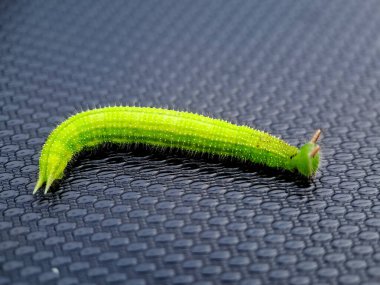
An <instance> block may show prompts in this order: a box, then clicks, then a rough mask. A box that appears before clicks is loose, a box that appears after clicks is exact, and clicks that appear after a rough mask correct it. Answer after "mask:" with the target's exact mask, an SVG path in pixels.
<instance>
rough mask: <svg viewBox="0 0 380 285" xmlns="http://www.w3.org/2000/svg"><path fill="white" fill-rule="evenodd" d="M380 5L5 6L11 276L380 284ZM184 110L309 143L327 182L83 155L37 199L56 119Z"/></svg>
mask: <svg viewBox="0 0 380 285" xmlns="http://www.w3.org/2000/svg"><path fill="white" fill-rule="evenodd" d="M379 15H380V2H379V1H244V2H241V1H225V2H220V1H214V2H206V1H128V2H127V1H125V2H124V1H102V2H95V1H1V2H0V187H1V190H0V212H1V216H0V231H1V232H0V237H1V240H0V284H31V283H34V284H35V283H38V282H39V283H52V284H60V285H63V284H90V283H93V284H95V283H98V284H99V283H104V282H109V283H115V284H118V283H121V284H161V283H162V284H194V285H201V284H202V285H206V284H221V283H233V284H241V285H243V284H245V285H248V284H276V283H280V284H284V283H289V284H359V283H360V284H366V285H369V284H378V283H377V282H378V281H379V280H380V246H379V233H378V232H379V228H380V202H379V189H378V187H379V181H380V176H379V169H380V163H379V160H378V159H379V146H380V127H379V124H378V123H379V109H380V94H379V91H380V90H379V89H380V80H379V79H380V32H379V31H380V17H379ZM115 103H117V104H125V105H135V104H136V105H147V106H160V107H171V108H175V109H182V110H183V109H186V110H190V111H193V112H199V113H204V114H210V115H212V116H214V117H221V118H224V119H228V120H231V121H233V122H239V123H241V124H249V125H251V126H255V127H257V128H259V129H264V130H267V131H269V132H271V133H273V134H276V135H279V136H282V137H283V138H284V139H287V140H288V141H289V142H291V143H293V144H300V143H302V142H304V141H305V140H306V139H308V138H309V137H310V135H311V134H312V133H313V131H314V130H315V129H316V128H322V129H323V131H324V135H323V140H322V142H321V146H322V149H323V164H322V167H321V170H320V172H319V173H318V176H317V178H316V179H315V181H314V182H313V183H312V184H311V185H306V186H305V185H303V184H302V183H298V181H295V180H294V179H292V177H291V175H287V174H279V173H275V172H272V171H268V170H258V169H257V168H254V167H253V168H251V167H247V166H244V165H240V164H238V163H234V162H232V163H231V162H226V161H225V162H222V161H217V160H209V159H207V158H200V157H188V156H186V155H184V154H181V153H179V154H176V153H152V152H150V151H149V150H145V149H139V150H137V151H134V150H117V149H108V150H107V149H104V151H103V153H97V154H94V155H90V154H87V155H83V157H82V159H81V160H80V161H79V162H77V163H76V164H75V166H74V167H73V168H72V169H71V171H70V172H69V173H68V175H67V176H66V178H65V179H64V180H63V181H62V183H61V184H60V186H59V188H58V189H57V191H56V192H55V193H54V194H51V195H48V196H46V197H43V196H42V195H41V194H39V195H37V196H32V194H31V193H32V189H33V186H34V183H35V181H36V179H37V165H38V157H39V151H40V149H41V147H42V144H43V142H44V140H45V139H46V137H47V135H48V133H49V132H50V131H51V130H52V129H53V128H54V127H55V125H56V124H57V123H58V122H60V121H62V120H63V119H65V118H66V117H67V116H69V115H70V114H73V113H75V112H76V111H78V110H80V109H82V108H83V109H85V108H88V107H93V106H103V105H109V104H111V105H113V104H115Z"/></svg>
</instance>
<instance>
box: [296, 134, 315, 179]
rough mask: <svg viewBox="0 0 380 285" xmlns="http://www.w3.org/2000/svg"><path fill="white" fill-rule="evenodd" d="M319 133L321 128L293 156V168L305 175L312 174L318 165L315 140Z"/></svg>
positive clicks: (309, 175)
mask: <svg viewBox="0 0 380 285" xmlns="http://www.w3.org/2000/svg"><path fill="white" fill-rule="evenodd" d="M320 135H321V130H317V131H316V132H315V134H314V136H313V137H312V139H311V140H310V141H309V142H307V143H305V144H304V145H303V146H301V148H300V150H299V152H298V154H297V155H296V156H295V157H293V159H292V160H293V162H294V166H295V168H296V169H297V170H298V172H299V173H301V174H302V175H304V176H306V177H311V176H314V175H315V173H316V172H317V170H318V166H319V157H320V154H319V150H320V147H319V145H317V141H318V139H319V137H320Z"/></svg>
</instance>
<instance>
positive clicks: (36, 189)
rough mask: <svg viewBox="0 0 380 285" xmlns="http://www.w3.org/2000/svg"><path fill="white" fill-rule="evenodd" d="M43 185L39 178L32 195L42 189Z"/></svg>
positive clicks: (42, 180) (41, 179)
mask: <svg viewBox="0 0 380 285" xmlns="http://www.w3.org/2000/svg"><path fill="white" fill-rule="evenodd" d="M44 183H45V181H44V179H43V178H41V176H40V177H39V178H38V181H37V183H36V186H34V190H33V195H34V194H36V193H37V191H38V190H39V189H40V188H41V187H42V185H43V184H44Z"/></svg>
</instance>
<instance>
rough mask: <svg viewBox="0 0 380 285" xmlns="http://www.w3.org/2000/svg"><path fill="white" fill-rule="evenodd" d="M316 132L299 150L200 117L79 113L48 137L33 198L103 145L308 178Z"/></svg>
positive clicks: (144, 110)
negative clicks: (183, 153)
mask: <svg viewBox="0 0 380 285" xmlns="http://www.w3.org/2000/svg"><path fill="white" fill-rule="evenodd" d="M320 134H321V131H320V130H318V131H317V132H316V133H315V135H314V136H313V138H312V139H311V140H310V142H308V143H306V144H304V145H303V146H302V147H301V148H300V149H298V148H296V147H294V146H291V145H289V144H287V143H286V142H284V141H283V140H280V139H279V138H276V137H274V136H271V135H269V134H267V133H265V132H262V131H259V130H255V129H252V128H250V127H247V126H237V125H234V124H232V123H229V122H226V121H223V120H218V119H213V118H209V117H206V116H203V115H199V114H193V113H189V112H181V111H174V110H167V109H160V108H149V107H105V108H100V109H93V110H88V111H85V112H81V113H78V114H76V115H74V116H72V117H70V118H69V119H67V120H66V121H64V122H63V123H61V124H60V125H59V126H58V127H57V128H56V129H55V130H54V131H53V132H52V133H51V134H50V135H49V137H48V139H47V141H46V143H45V144H44V146H43V149H42V153H41V157H40V161H39V178H38V181H37V183H36V186H35V188H34V191H33V193H36V192H37V190H38V189H40V188H41V187H42V186H43V185H44V184H45V194H46V193H47V192H48V191H49V189H50V187H51V185H52V183H53V182H54V181H56V180H57V179H61V178H62V177H63V174H64V171H65V168H66V166H67V165H68V163H69V162H70V160H71V159H72V158H73V156H74V155H75V154H77V153H79V152H80V151H81V150H83V149H84V148H89V147H94V146H97V145H100V144H103V143H107V142H110V143H116V144H132V143H139V144H145V145H151V146H159V147H167V148H177V149H183V150H188V151H192V152H198V153H209V154H215V155H218V156H221V157H227V156H228V157H234V158H237V159H240V160H242V161H250V162H253V163H258V164H263V165H267V166H269V167H274V168H279V169H285V170H289V171H294V170H295V171H298V172H299V173H300V174H302V175H304V176H306V177H311V176H313V175H315V173H316V171H317V169H318V165H319V150H320V147H319V146H318V145H317V144H316V143H317V140H318V138H319V136H320Z"/></svg>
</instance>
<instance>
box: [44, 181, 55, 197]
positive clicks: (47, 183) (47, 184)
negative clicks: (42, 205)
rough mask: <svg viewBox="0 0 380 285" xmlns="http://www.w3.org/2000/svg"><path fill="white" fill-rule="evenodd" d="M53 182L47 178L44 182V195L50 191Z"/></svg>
mask: <svg viewBox="0 0 380 285" xmlns="http://www.w3.org/2000/svg"><path fill="white" fill-rule="evenodd" d="M53 182H54V179H52V178H49V179H48V180H47V181H46V185H45V191H44V194H47V193H48V192H49V189H50V187H51V185H52V184H53Z"/></svg>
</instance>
